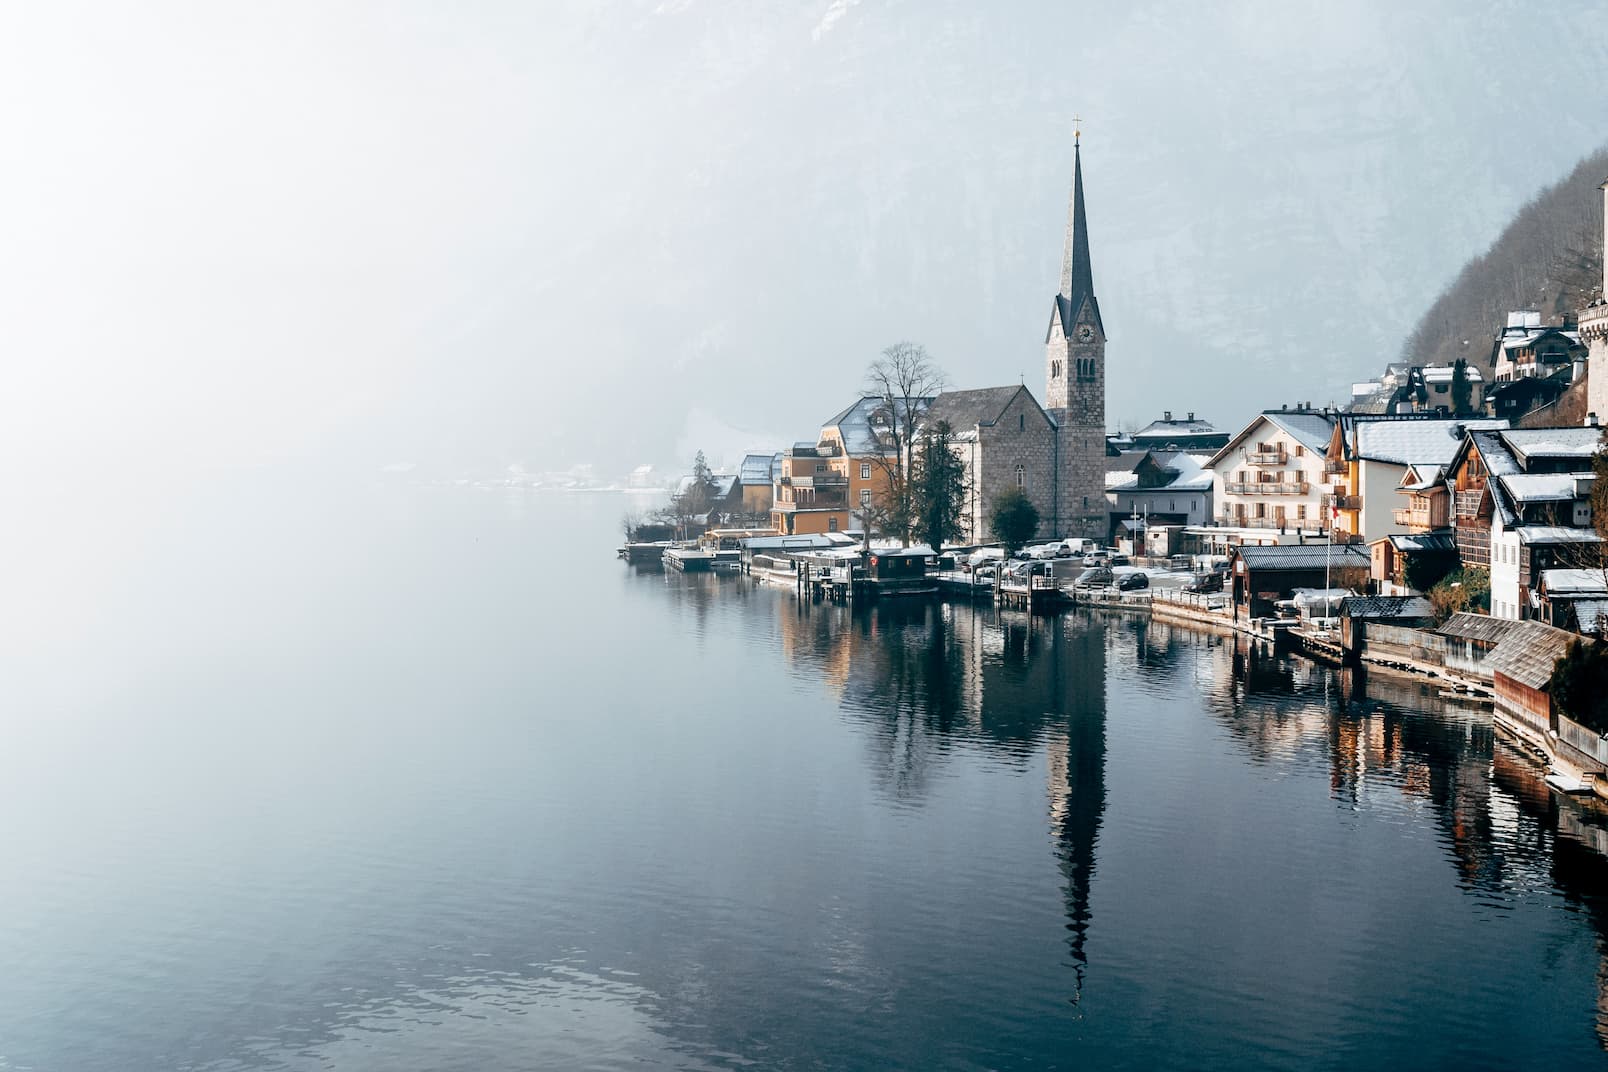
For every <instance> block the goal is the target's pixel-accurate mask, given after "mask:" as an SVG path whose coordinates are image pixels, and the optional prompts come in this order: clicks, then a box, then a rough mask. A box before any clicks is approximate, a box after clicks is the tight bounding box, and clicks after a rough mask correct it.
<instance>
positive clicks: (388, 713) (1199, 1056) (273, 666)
mask: <svg viewBox="0 0 1608 1072" xmlns="http://www.w3.org/2000/svg"><path fill="white" fill-rule="evenodd" d="M627 508H628V503H627V501H626V500H624V499H623V498H622V497H620V496H616V495H582V494H567V495H566V494H555V493H535V492H530V491H523V490H517V489H495V490H491V489H480V488H473V487H448V488H433V487H399V486H375V487H362V488H356V489H339V490H329V489H326V490H323V491H319V492H317V493H313V492H307V493H301V492H285V491H284V489H280V490H279V491H275V492H269V491H261V492H259V491H258V490H257V489H254V488H247V487H235V488H231V489H228V490H226V491H222V492H219V493H217V494H214V495H208V496H204V497H197V498H194V499H192V500H188V501H187V502H186V503H185V505H184V507H183V509H174V510H172V511H169V512H167V513H165V514H164V516H163V520H162V521H161V522H159V523H158V522H151V523H149V524H145V525H142V526H136V527H134V528H133V529H131V530H130V531H129V533H128V534H127V535H125V534H124V528H125V526H121V525H120V519H119V518H116V517H107V518H104V519H103V520H104V521H105V523H106V529H105V532H103V533H102V537H103V538H101V539H99V540H93V541H90V543H89V544H88V545H87V546H94V547H98V548H103V549H102V550H99V551H97V552H96V553H94V554H89V553H84V552H83V549H82V547H81V545H80V544H79V543H73V545H72V546H73V554H72V555H70V556H69V555H67V554H65V553H63V554H62V555H61V556H59V558H51V557H50V556H48V555H42V556H41V557H40V559H39V560H38V561H37V562H36V563H34V568H31V569H30V570H28V571H26V576H25V577H22V578H20V579H19V582H18V583H19V586H20V590H21V592H22V596H21V597H20V598H21V600H22V601H23V602H22V604H21V607H22V608H23V609H19V607H18V605H17V601H16V599H14V600H13V609H12V613H13V623H12V625H13V628H12V630H11V631H10V632H9V633H8V634H7V635H8V636H9V637H10V640H11V643H10V647H11V649H12V650H11V651H10V652H8V653H7V656H6V661H5V663H4V666H5V668H6V676H7V678H8V680H9V681H10V685H9V688H8V691H9V693H10V699H9V700H8V701H7V703H6V704H5V711H4V716H3V717H4V723H5V726H6V728H7V730H8V733H7V738H8V740H7V746H6V748H5V750H4V753H3V754H4V757H5V769H4V777H3V778H0V852H3V854H4V859H5V861H6V866H5V867H4V868H3V869H0V904H3V906H4V912H3V914H0V962H3V963H4V964H5V965H6V971H5V972H4V973H3V974H0V1069H7V1070H10V1069H40V1070H45V1069H69V1070H74V1072H79V1070H83V1072H89V1070H117V1072H129V1070H142V1069H153V1070H154V1069H162V1070H166V1069H183V1070H209V1072H222V1070H247V1069H295V1070H302V1069H387V1070H396V1069H409V1070H411V1069H418V1070H425V1069H430V1070H438V1069H480V1070H501V1069H510V1070H511V1069H548V1068H553V1069H569V1068H575V1069H615V1068H675V1069H728V1068H756V1069H769V1068H779V1069H805V1068H809V1069H815V1068H820V1069H931V1068H957V1069H1028V1068H1034V1069H1039V1068H1046V1069H1049V1068H1154V1067H1224V1066H1232V1067H1238V1068H1301V1069H1316V1068H1356V1067H1388V1066H1401V1065H1406V1064H1408V1063H1411V1064H1413V1065H1414V1066H1417V1067H1429V1068H1433V1067H1448V1066H1456V1067H1460V1068H1512V1067H1519V1066H1527V1067H1536V1066H1542V1065H1548V1064H1556V1065H1558V1066H1559V1067H1571V1068H1573V1067H1580V1066H1582V1065H1603V1064H1608V1061H1605V1051H1604V1049H1603V1047H1604V1040H1605V1039H1608V859H1605V858H1604V856H1603V855H1601V853H1600V852H1598V851H1597V849H1595V848H1593V847H1592V845H1593V844H1594V843H1595V844H1596V845H1597V846H1599V847H1601V846H1603V845H1604V844H1608V839H1605V838H1604V836H1603V831H1602V827H1601V825H1600V824H1601V820H1600V818H1594V817H1593V816H1592V815H1590V814H1584V813H1582V812H1581V811H1580V809H1579V808H1578V806H1576V805H1574V804H1562V803H1559V802H1558V801H1556V800H1555V799H1554V798H1553V797H1552V796H1551V795H1550V794H1549V792H1548V790H1547V789H1546V787H1545V785H1544V784H1543V783H1542V782H1541V781H1540V780H1539V777H1538V774H1537V771H1536V770H1535V768H1533V767H1531V766H1529V765H1528V764H1527V763H1526V762H1525V761H1524V760H1523V759H1522V758H1520V757H1519V756H1518V755H1517V754H1516V753H1514V752H1513V751H1512V750H1510V749H1509V748H1508V746H1507V745H1505V744H1504V743H1502V742H1501V741H1499V740H1497V739H1496V738H1495V736H1494V735H1493V731H1492V729H1491V723H1490V717H1489V715H1488V713H1483V712H1481V711H1479V710H1476V709H1471V708H1464V707H1460V706H1457V705H1454V704H1447V703H1443V702H1442V701H1441V700H1439V699H1438V698H1437V697H1436V694H1435V691H1434V690H1433V689H1428V688H1425V687H1422V686H1420V685H1418V684H1416V683H1411V682H1407V681H1406V680H1404V679H1387V678H1383V677H1380V676H1373V677H1370V678H1369V679H1367V680H1363V679H1361V678H1360V676H1354V675H1353V674H1351V673H1350V672H1345V673H1342V672H1338V671H1334V670H1330V669H1326V668H1323V667H1320V666H1317V665H1314V664H1311V663H1307V662H1304V661H1301V660H1298V659H1290V658H1275V657H1273V656H1271V655H1268V654H1262V653H1258V652H1257V651H1255V650H1253V649H1251V648H1248V647H1247V646H1246V645H1245V643H1244V642H1243V641H1241V642H1236V641H1235V640H1233V639H1231V638H1224V637H1220V636H1214V635H1210V634H1207V633H1202V632H1195V631H1191V630H1188V629H1182V628H1175V627H1168V626H1165V625H1162V624H1159V623H1151V622H1148V621H1144V620H1139V619H1136V618H1132V617H1117V616H1108V615H1099V616H1096V615H1093V614H1090V613H1088V612H1084V613H1074V614H1068V615H1065V616H1061V617H1044V618H1035V619H1030V618H1029V617H1027V616H1026V615H1023V614H1019V613H997V612H995V611H994V610H992V609H991V608H988V607H985V606H978V607H972V606H969V605H957V604H947V603H939V602H928V601H926V600H918V601H910V602H899V601H890V602H886V603H883V604H880V605H872V606H869V607H856V608H853V609H848V608H843V607H838V606H832V605H822V604H813V605H812V604H809V603H801V602H799V601H798V600H796V599H795V598H794V596H793V595H792V593H791V592H790V591H787V590H782V589H776V588H767V587H763V586H759V585H756V584H754V583H753V582H751V581H749V580H748V579H746V578H738V577H716V576H710V575H686V576H684V575H680V574H676V573H662V572H648V571H638V570H635V569H632V568H631V567H628V566H626V565H624V564H623V563H620V562H617V561H614V560H613V553H614V552H613V549H614V547H615V545H616V544H617V543H618V541H619V519H620V517H621V515H622V514H623V513H624V512H625V510H626V509H627ZM111 533H116V534H117V535H116V538H115V539H113V538H111V537H110V535H109V534H111ZM24 610H25V611H26V613H24Z"/></svg>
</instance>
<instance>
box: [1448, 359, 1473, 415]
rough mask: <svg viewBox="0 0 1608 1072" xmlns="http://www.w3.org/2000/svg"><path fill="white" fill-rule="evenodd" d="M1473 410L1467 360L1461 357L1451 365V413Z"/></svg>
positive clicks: (1471, 387)
mask: <svg viewBox="0 0 1608 1072" xmlns="http://www.w3.org/2000/svg"><path fill="white" fill-rule="evenodd" d="M1472 412H1474V385H1473V384H1472V383H1470V382H1469V380H1468V362H1467V361H1464V360H1463V359H1462V358H1461V357H1460V358H1458V359H1457V361H1456V363H1454V364H1453V365H1452V415H1453V416H1454V417H1461V416H1463V415H1464V414H1466V413H1472Z"/></svg>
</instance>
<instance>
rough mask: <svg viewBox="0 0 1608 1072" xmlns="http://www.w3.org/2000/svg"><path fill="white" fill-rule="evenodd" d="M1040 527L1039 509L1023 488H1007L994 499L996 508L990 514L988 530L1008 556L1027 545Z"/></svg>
mask: <svg viewBox="0 0 1608 1072" xmlns="http://www.w3.org/2000/svg"><path fill="white" fill-rule="evenodd" d="M1038 527H1039V512H1038V507H1036V506H1034V505H1033V500H1032V499H1029V498H1028V497H1027V492H1025V491H1023V490H1022V489H1021V488H1006V489H1005V490H1004V491H1002V492H1000V493H999V495H998V496H997V497H995V499H994V508H993V509H992V510H990V511H989V513H988V530H989V531H990V532H992V533H993V534H994V539H996V540H998V541H999V542H1000V543H1002V544H1004V545H1005V550H1006V552H1007V553H1008V554H1013V555H1014V554H1015V553H1016V552H1017V551H1020V550H1021V549H1022V548H1023V547H1024V546H1026V545H1027V541H1028V540H1031V539H1032V538H1033V536H1034V534H1035V533H1037V532H1038Z"/></svg>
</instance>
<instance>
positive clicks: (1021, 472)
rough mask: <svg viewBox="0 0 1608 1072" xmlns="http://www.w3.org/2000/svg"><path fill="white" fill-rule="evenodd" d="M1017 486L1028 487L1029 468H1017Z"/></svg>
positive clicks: (1019, 466)
mask: <svg viewBox="0 0 1608 1072" xmlns="http://www.w3.org/2000/svg"><path fill="white" fill-rule="evenodd" d="M1016 486H1017V487H1019V488H1023V487H1026V486H1027V468H1026V467H1025V466H1021V465H1018V466H1017V467H1016Z"/></svg>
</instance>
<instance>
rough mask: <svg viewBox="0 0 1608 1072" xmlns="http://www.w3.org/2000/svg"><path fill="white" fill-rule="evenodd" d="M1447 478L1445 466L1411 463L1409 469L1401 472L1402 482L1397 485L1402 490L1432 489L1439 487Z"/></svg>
mask: <svg viewBox="0 0 1608 1072" xmlns="http://www.w3.org/2000/svg"><path fill="white" fill-rule="evenodd" d="M1445 479H1446V468H1445V466H1441V465H1423V464H1419V465H1409V466H1408V467H1407V471H1406V472H1405V473H1403V474H1401V483H1400V484H1399V485H1397V486H1398V487H1399V488H1400V489H1401V490H1402V491H1430V490H1432V489H1434V488H1437V487H1439V486H1440V484H1441V482H1442V481H1443V480H1445Z"/></svg>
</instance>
